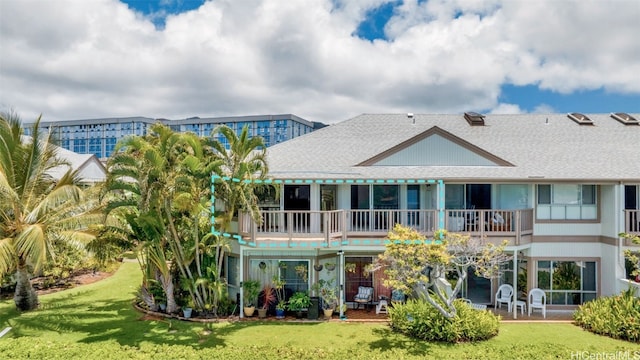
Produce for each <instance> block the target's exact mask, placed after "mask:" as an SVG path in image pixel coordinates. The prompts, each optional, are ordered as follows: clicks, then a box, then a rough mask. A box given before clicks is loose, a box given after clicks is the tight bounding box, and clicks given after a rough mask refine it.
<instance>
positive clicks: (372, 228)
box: [238, 209, 533, 248]
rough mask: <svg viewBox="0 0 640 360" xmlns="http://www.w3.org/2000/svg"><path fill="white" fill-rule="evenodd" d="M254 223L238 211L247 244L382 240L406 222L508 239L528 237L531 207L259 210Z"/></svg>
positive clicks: (516, 241) (428, 231)
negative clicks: (439, 209)
mask: <svg viewBox="0 0 640 360" xmlns="http://www.w3.org/2000/svg"><path fill="white" fill-rule="evenodd" d="M261 214H262V224H260V225H258V224H257V223H255V222H254V221H253V220H252V219H251V217H250V216H249V215H247V214H241V215H240V217H239V221H238V230H239V233H240V235H241V236H242V237H243V238H244V240H245V241H246V242H247V243H249V244H250V245H252V246H256V247H265V248H290V247H298V248H323V247H335V246H340V245H358V246H366V245H380V246H382V245H384V238H385V237H386V236H387V233H388V232H389V231H390V230H392V229H393V227H394V225H395V224H402V225H405V226H410V227H412V228H414V229H416V230H418V231H419V232H421V233H423V234H425V235H426V236H427V237H431V236H433V233H434V232H435V231H437V230H438V229H439V228H440V225H439V224H440V221H441V220H442V222H443V224H444V228H445V229H447V230H449V231H451V232H456V233H463V234H470V235H471V236H475V237H481V238H484V239H485V240H486V241H487V242H491V243H495V244H499V243H501V242H502V241H503V240H508V241H509V245H521V244H526V243H529V242H531V236H532V233H533V209H524V210H475V209H474V210H445V211H444V214H445V216H444V219H440V212H439V211H438V210H406V209H405V210H333V211H313V210H312V211H284V210H263V211H262V212H261Z"/></svg>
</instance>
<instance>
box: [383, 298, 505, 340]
mask: <svg viewBox="0 0 640 360" xmlns="http://www.w3.org/2000/svg"><path fill="white" fill-rule="evenodd" d="M453 305H454V306H455V307H456V314H457V316H455V317H453V318H447V317H445V316H444V315H443V314H442V313H440V311H438V310H437V309H436V308H435V307H433V306H432V305H431V304H429V303H428V302H427V301H425V300H422V299H409V300H408V301H407V302H406V303H404V304H401V303H398V304H395V305H394V306H393V307H390V308H389V309H388V311H389V318H390V322H391V328H392V329H393V330H395V331H398V332H400V333H403V334H405V335H407V336H411V337H413V338H416V339H420V340H425V341H438V342H448V343H458V342H469V341H481V340H487V339H490V338H492V337H494V336H496V335H498V328H499V325H500V316H499V315H494V314H493V313H491V312H490V311H479V310H475V309H473V308H471V307H470V306H469V305H468V304H467V303H465V302H463V301H461V300H456V301H454V303H453Z"/></svg>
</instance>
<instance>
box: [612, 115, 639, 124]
mask: <svg viewBox="0 0 640 360" xmlns="http://www.w3.org/2000/svg"><path fill="white" fill-rule="evenodd" d="M611 117H612V118H614V119H616V120H618V121H620V122H621V123H623V124H625V125H640V121H638V119H636V118H634V117H633V116H631V115H629V114H627V113H611Z"/></svg>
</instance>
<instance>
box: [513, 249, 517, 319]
mask: <svg viewBox="0 0 640 360" xmlns="http://www.w3.org/2000/svg"><path fill="white" fill-rule="evenodd" d="M517 301H518V249H515V250H513V306H512V307H511V309H512V310H513V318H514V319H517V318H518V303H517Z"/></svg>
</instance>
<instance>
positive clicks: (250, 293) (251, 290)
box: [242, 280, 260, 307]
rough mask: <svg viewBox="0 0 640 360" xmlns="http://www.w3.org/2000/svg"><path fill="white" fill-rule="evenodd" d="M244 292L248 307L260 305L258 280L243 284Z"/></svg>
mask: <svg viewBox="0 0 640 360" xmlns="http://www.w3.org/2000/svg"><path fill="white" fill-rule="evenodd" d="M242 291H243V295H244V300H245V306H246V307H253V306H256V305H257V304H258V295H259V294H260V282H259V281H258V280H247V281H245V282H243V283H242Z"/></svg>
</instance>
